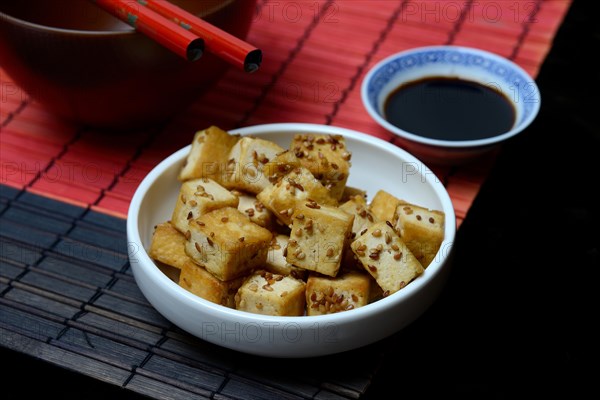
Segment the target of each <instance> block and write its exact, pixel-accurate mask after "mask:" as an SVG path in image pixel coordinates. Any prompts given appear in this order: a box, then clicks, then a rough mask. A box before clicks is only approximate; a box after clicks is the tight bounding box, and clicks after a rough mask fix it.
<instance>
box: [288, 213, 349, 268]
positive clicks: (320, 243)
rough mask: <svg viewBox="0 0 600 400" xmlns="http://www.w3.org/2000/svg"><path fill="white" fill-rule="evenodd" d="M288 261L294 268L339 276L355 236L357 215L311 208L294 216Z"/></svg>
mask: <svg viewBox="0 0 600 400" xmlns="http://www.w3.org/2000/svg"><path fill="white" fill-rule="evenodd" d="M292 221H293V222H292V227H291V234H290V240H289V242H288V250H287V254H286V259H287V261H288V262H289V263H290V264H293V265H295V266H297V267H301V268H304V269H307V270H309V271H314V272H319V273H321V274H323V275H327V276H336V275H337V273H338V271H339V268H340V265H341V261H342V256H343V254H344V250H345V248H346V245H347V244H348V243H349V239H350V236H351V234H352V223H353V221H354V215H351V214H348V213H346V212H344V211H342V210H340V209H339V208H337V207H331V206H320V205H318V204H311V205H310V206H302V207H299V208H297V209H296V211H294V214H293V215H292Z"/></svg>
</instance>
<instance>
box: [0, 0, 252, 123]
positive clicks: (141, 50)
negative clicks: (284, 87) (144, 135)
mask: <svg viewBox="0 0 600 400" xmlns="http://www.w3.org/2000/svg"><path fill="white" fill-rule="evenodd" d="M172 2H173V3H175V4H177V5H179V6H180V7H182V8H184V9H186V10H188V11H190V12H192V13H194V14H195V15H198V16H200V17H202V18H204V19H206V20H207V21H209V22H211V23H213V24H214V25H216V26H219V27H220V28H222V29H224V30H225V31H227V32H229V33H231V34H233V35H235V36H238V37H240V38H245V37H246V35H247V33H248V30H249V28H250V24H251V23H252V19H253V16H254V12H255V0H229V1H227V0H225V1H223V0H203V1H194V0H172ZM0 67H1V68H2V69H4V71H5V72H6V73H7V74H8V75H9V77H10V78H11V79H12V80H13V81H14V82H15V83H16V84H17V85H18V86H19V87H20V88H22V89H23V90H24V91H25V92H26V93H27V94H28V95H29V96H31V97H32V98H33V99H35V100H38V101H39V102H40V103H42V104H44V105H45V106H46V107H47V108H48V109H49V110H51V111H52V112H54V113H55V114H57V115H59V116H62V117H64V118H67V119H69V120H72V121H74V122H77V123H81V124H86V125H90V126H96V127H103V128H110V129H129V128H132V127H142V126H143V127H146V126H150V125H152V124H156V123H159V122H162V121H165V120H167V119H168V118H169V117H172V116H173V115H174V114H176V113H177V112H178V111H179V110H181V109H182V108H184V107H185V106H186V105H189V104H190V103H191V102H192V101H194V100H195V99H196V98H197V97H198V96H199V95H200V94H201V93H202V92H203V91H205V90H206V89H207V88H209V87H210V86H211V85H212V84H213V83H215V82H216V81H217V80H218V79H219V78H220V77H222V75H223V74H224V73H225V71H226V70H227V68H229V66H228V65H227V64H226V63H225V62H223V61H222V60H220V59H219V58H217V57H215V56H213V55H212V54H210V53H208V52H207V53H205V54H204V56H203V57H202V58H201V59H199V60H198V61H196V62H189V61H186V60H185V59H183V58H181V57H179V56H177V55H176V54H174V53H171V52H170V51H169V50H167V49H165V48H163V47H162V46H161V45H159V44H156V43H154V42H153V41H152V40H151V39H149V38H147V37H146V36H144V35H142V34H140V33H137V32H135V31H134V30H133V28H131V27H130V26H129V25H127V24H125V23H123V22H121V21H119V20H118V19H116V18H114V17H113V16H111V15H110V14H108V13H106V12H105V11H103V10H101V9H99V8H98V7H97V6H95V5H94V4H92V3H91V2H90V1H89V0H61V1H60V2H54V1H46V0H21V1H11V2H5V1H3V2H0Z"/></svg>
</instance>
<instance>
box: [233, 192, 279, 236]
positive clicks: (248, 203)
mask: <svg viewBox="0 0 600 400" xmlns="http://www.w3.org/2000/svg"><path fill="white" fill-rule="evenodd" d="M231 193H232V194H234V195H235V196H237V197H238V199H239V203H238V206H237V209H238V210H240V211H241V212H243V213H244V214H246V215H247V216H248V218H250V221H252V222H254V223H255V224H258V225H260V226H262V227H263V228H267V229H271V228H272V226H273V223H274V221H275V217H274V216H273V213H272V212H271V211H270V210H269V209H268V208H266V207H265V206H264V205H263V204H262V203H261V202H260V201H259V200H258V199H257V198H256V196H255V195H254V194H248V193H245V192H240V191H238V190H232V191H231Z"/></svg>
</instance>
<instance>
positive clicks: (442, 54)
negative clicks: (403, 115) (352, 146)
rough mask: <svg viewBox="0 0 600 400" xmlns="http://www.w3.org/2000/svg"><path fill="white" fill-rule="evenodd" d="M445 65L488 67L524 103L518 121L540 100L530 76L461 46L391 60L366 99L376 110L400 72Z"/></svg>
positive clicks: (372, 85)
mask: <svg viewBox="0 0 600 400" xmlns="http://www.w3.org/2000/svg"><path fill="white" fill-rule="evenodd" d="M443 64H448V65H452V66H460V67H462V68H475V69H480V70H485V71H486V72H487V73H488V74H489V75H490V76H493V77H494V78H495V79H496V78H497V79H498V80H499V81H501V82H503V83H504V84H505V85H506V86H508V87H509V88H510V91H511V93H505V94H506V95H507V96H514V99H515V100H516V102H517V103H519V102H522V108H521V111H522V112H521V118H520V121H519V122H518V123H520V122H522V121H524V120H526V119H527V118H529V117H530V116H531V114H532V113H533V112H534V110H535V108H536V107H535V106H536V103H537V102H538V101H539V100H538V93H536V92H535V90H536V89H535V87H536V86H535V85H532V84H531V78H530V77H528V76H527V75H524V74H523V72H522V71H520V70H517V69H515V68H514V67H512V65H510V64H507V63H506V62H504V61H503V60H501V59H495V58H488V57H486V56H485V55H481V54H470V53H465V52H464V51H461V50H460V49H456V50H452V49H432V50H427V51H422V52H419V53H416V54H407V55H400V56H398V57H396V58H393V59H390V60H389V61H388V62H386V63H385V64H384V65H382V66H381V67H380V68H379V69H378V70H377V71H375V72H374V74H373V77H372V80H371V81H370V84H369V85H368V86H367V98H368V100H369V102H370V103H371V106H372V107H373V108H374V109H377V108H378V107H377V104H378V98H379V94H380V93H381V91H382V89H383V88H384V87H385V86H386V85H387V84H388V82H390V81H391V80H392V79H394V77H395V76H396V75H397V74H398V73H399V72H403V71H408V70H410V69H413V68H421V67H423V66H427V65H437V66H439V65H443Z"/></svg>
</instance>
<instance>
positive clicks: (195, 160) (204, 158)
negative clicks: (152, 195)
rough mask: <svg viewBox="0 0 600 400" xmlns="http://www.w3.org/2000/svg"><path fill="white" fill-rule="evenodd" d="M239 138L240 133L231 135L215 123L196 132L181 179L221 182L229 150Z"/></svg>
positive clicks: (180, 175) (181, 172) (180, 174)
mask: <svg viewBox="0 0 600 400" xmlns="http://www.w3.org/2000/svg"><path fill="white" fill-rule="evenodd" d="M238 140H240V136H239V135H230V134H229V133H228V132H226V131H224V130H222V129H221V128H219V127H217V126H214V125H213V126H210V127H208V128H207V129H204V130H201V131H198V132H196V134H195V135H194V139H193V140H192V143H191V145H192V147H191V149H190V152H189V154H188V156H187V158H186V161H185V165H184V166H183V168H182V169H181V171H180V173H179V176H178V178H179V180H180V181H186V180H188V179H197V178H210V179H212V180H214V181H217V182H221V177H222V176H223V175H224V172H225V171H224V169H225V165H226V164H227V160H228V156H229V152H230V151H231V148H232V147H233V145H234V144H236V143H237V141H238Z"/></svg>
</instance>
